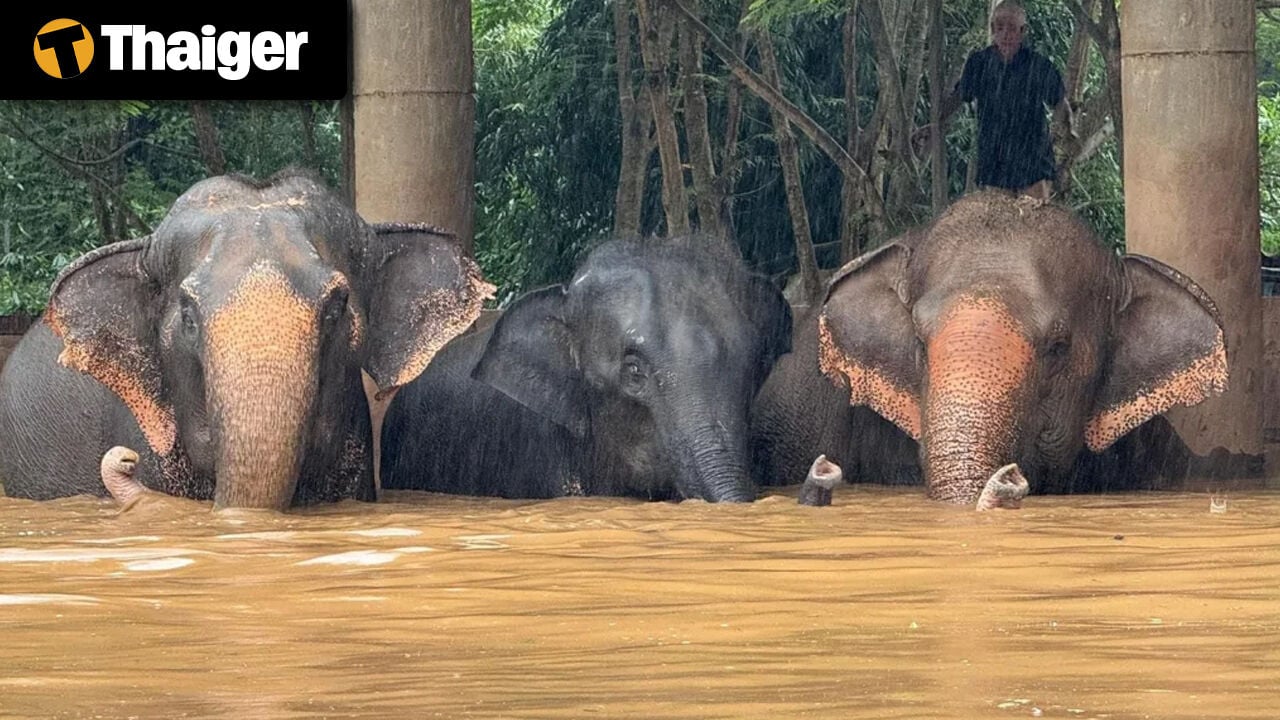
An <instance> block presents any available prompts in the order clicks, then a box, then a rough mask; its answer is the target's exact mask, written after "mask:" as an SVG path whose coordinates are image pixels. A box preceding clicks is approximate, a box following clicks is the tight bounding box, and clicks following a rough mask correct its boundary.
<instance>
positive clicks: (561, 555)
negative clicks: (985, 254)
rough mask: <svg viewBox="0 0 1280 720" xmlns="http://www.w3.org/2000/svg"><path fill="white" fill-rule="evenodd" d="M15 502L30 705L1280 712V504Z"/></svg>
mask: <svg viewBox="0 0 1280 720" xmlns="http://www.w3.org/2000/svg"><path fill="white" fill-rule="evenodd" d="M794 496H795V490H794V489H789V490H787V491H785V492H784V493H783V494H775V495H772V496H770V497H767V498H765V499H763V500H761V501H760V502H757V503H755V504H753V505H745V506H743V505H736V506H728V505H725V506H715V505H708V504H705V503H699V502H687V503H683V504H679V505H675V504H666V503H641V502H633V501H628V500H620V499H614V498H594V499H564V500H554V501H538V502H527V501H524V502H516V501H503V500H478V499H468V498H454V497H445V496H438V495H425V494H417V493H393V494H391V495H390V497H389V502H386V503H384V504H378V505H371V504H368V505H367V504H359V503H344V504H341V505H337V506H330V507H324V508H318V509H313V510H308V511H305V512H302V513H298V514H289V515H272V514H258V513H228V514H216V515H215V514H211V513H209V512H208V511H207V507H208V506H207V505H202V504H199V503H190V502H182V501H171V502H172V506H171V507H161V508H154V507H153V508H146V507H142V508H137V509H136V510H135V511H132V512H130V513H126V514H123V515H117V514H116V510H115V508H114V507H113V506H112V505H110V504H108V503H107V502H106V501H98V500H95V499H89V498H72V499H67V500H60V501H55V502H49V503H41V504H37V503H32V502H27V501H20V500H14V499H8V498H0V717H5V718H10V717H21V718H26V717H56V718H64V717H65V718H127V717H128V718H133V717H136V718H186V717H210V718H236V719H242V718H254V719H257V718H263V719H268V720H271V719H275V718H302V717H333V718H346V717H358V718H433V717H441V718H455V717H457V718H607V717H619V718H621V717H625V718H699V719H700V718H841V719H848V718H924V717H930V718H933V717H937V718H1020V717H1045V718H1159V719H1161V720H1168V719H1171V718H1268V719H1273V718H1277V717H1280V494H1277V493H1268V492H1238V493H1233V494H1231V495H1230V496H1228V497H1227V511H1226V512H1225V513H1210V511H1209V510H1210V498H1209V496H1208V495H1206V494H1200V493H1158V494H1155V493H1153V494H1140V495H1139V494H1125V495H1105V496H1101V495H1099V496H1075V497H1034V496H1033V497H1031V498H1028V500H1027V502H1026V503H1025V505H1024V508H1023V509H1022V510H1019V511H1003V512H996V513H975V512H970V511H963V510H957V509H950V508H945V507H939V506H935V505H931V504H928V503H926V502H925V500H924V498H923V496H922V493H921V492H920V491H919V490H915V489H906V490H898V489H886V488H877V487H865V486H861V487H850V486H845V487H842V488H838V489H837V492H836V496H835V502H834V504H833V505H832V506H830V507H824V508H812V507H803V506H799V505H797V504H796V503H795V499H794Z"/></svg>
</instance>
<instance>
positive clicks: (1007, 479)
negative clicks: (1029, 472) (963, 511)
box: [977, 463, 1031, 512]
mask: <svg viewBox="0 0 1280 720" xmlns="http://www.w3.org/2000/svg"><path fill="white" fill-rule="evenodd" d="M1030 491H1031V485H1030V484H1029V483H1028V482H1027V478H1026V476H1025V475H1023V474H1022V470H1021V468H1019V467H1018V464H1017V463H1009V464H1008V465H1005V466H1004V467H1002V468H1000V469H999V470H996V471H995V472H994V473H992V474H991V477H990V479H988V480H987V484H986V487H984V488H983V489H982V494H981V495H979V496H978V504H977V510H978V511H979V512H981V511H983V510H994V509H996V508H1004V509H1006V510H1015V509H1017V508H1020V507H1022V499H1023V498H1024V497H1026V496H1027V493H1028V492H1030Z"/></svg>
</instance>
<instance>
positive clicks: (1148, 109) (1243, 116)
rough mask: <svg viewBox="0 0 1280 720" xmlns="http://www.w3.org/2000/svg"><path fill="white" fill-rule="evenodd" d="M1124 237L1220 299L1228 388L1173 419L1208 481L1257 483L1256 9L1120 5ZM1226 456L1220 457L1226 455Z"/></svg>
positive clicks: (1143, 1)
mask: <svg viewBox="0 0 1280 720" xmlns="http://www.w3.org/2000/svg"><path fill="white" fill-rule="evenodd" d="M1122 13H1123V15H1122V18H1121V26H1122V28H1123V33H1124V35H1123V44H1122V47H1121V54H1122V58H1123V61H1122V63H1123V64H1122V78H1123V103H1124V118H1125V121H1124V143H1125V154H1124V181H1125V238H1126V244H1127V249H1128V251H1129V252H1133V253H1141V254H1145V255H1150V256H1152V257H1155V258H1158V259H1160V260H1163V261H1165V262H1167V263H1169V264H1171V265H1173V266H1174V267H1177V268H1179V269H1180V270H1182V271H1183V272H1185V273H1187V274H1188V275H1190V276H1191V277H1193V278H1195V280H1196V281H1197V282H1198V283H1200V284H1201V285H1202V286H1203V287H1204V288H1205V289H1206V290H1207V291H1208V292H1209V294H1210V295H1212V296H1213V298H1214V299H1215V300H1216V301H1217V303H1218V306H1219V308H1220V309H1221V311H1222V316H1223V319H1224V323H1225V325H1226V328H1227V333H1226V343H1227V352H1228V363H1229V368H1230V373H1231V379H1230V387H1229V389H1228V391H1227V392H1226V393H1225V394H1224V395H1222V396H1221V397H1218V398H1214V399H1212V400H1209V401H1206V402H1205V403H1203V404H1202V405H1199V406H1197V407H1194V408H1177V409H1174V410H1171V411H1170V412H1169V413H1168V417H1169V420H1170V421H1171V422H1172V423H1173V425H1174V427H1175V428H1176V429H1177V430H1178V432H1179V434H1180V435H1181V436H1182V437H1183V439H1184V441H1185V442H1186V443H1187V445H1188V446H1189V447H1190V448H1191V450H1192V451H1194V452H1195V453H1197V454H1199V455H1209V454H1211V453H1213V454H1215V456H1216V457H1217V458H1218V459H1219V462H1217V463H1214V465H1215V467H1213V468H1211V469H1212V471H1213V473H1214V474H1215V475H1218V474H1221V475H1224V476H1229V477H1242V476H1251V475H1254V476H1256V475H1260V474H1261V472H1262V469H1263V468H1262V461H1261V458H1262V451H1263V437H1262V427H1263V417H1262V408H1263V404H1262V392H1263V365H1262V344H1263V334H1262V298H1261V287H1260V285H1261V281H1260V277H1259V271H1258V268H1259V262H1260V250H1259V234H1258V233H1259V228H1258V222H1259V220H1258V120H1257V83H1256V78H1255V70H1254V54H1255V51H1254V33H1255V15H1254V13H1255V9H1254V2H1253V0H1127V1H1126V2H1125V3H1124V4H1123V6H1122ZM1224 451H1225V452H1224Z"/></svg>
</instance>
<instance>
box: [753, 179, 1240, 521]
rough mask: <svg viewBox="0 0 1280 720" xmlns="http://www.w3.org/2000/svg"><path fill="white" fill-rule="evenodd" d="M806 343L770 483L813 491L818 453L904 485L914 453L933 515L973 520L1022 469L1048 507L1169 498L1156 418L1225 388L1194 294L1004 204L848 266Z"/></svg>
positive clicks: (1023, 206) (761, 408) (977, 200)
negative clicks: (1011, 467) (966, 513)
mask: <svg viewBox="0 0 1280 720" xmlns="http://www.w3.org/2000/svg"><path fill="white" fill-rule="evenodd" d="M795 344H796V347H797V351H796V353H794V354H793V356H792V357H791V358H788V359H787V360H785V361H784V362H782V363H779V367H778V370H777V371H776V372H775V373H774V375H773V376H772V377H770V379H769V381H768V383H767V384H766V387H765V388H764V389H763V390H762V391H761V394H760V398H759V400H758V403H757V407H756V409H755V419H754V422H753V434H754V437H755V443H756V446H757V447H756V454H757V458H758V459H759V460H760V465H761V470H760V473H761V476H762V479H763V480H765V481H772V482H799V481H800V480H801V479H803V477H804V475H803V473H804V469H805V468H806V467H807V463H809V462H812V458H813V457H815V456H816V455H817V454H819V453H826V454H827V455H828V457H830V458H831V459H832V460H833V461H835V462H837V463H840V464H842V465H845V464H846V463H850V464H851V465H852V466H853V467H854V470H853V472H850V471H849V468H848V467H846V477H850V476H853V478H857V479H865V480H873V481H881V480H884V479H893V478H900V477H904V476H909V475H910V472H906V471H904V470H903V468H904V467H909V466H910V465H911V464H912V460H913V458H912V457H911V455H912V454H914V455H916V458H914V459H915V460H917V462H916V463H915V465H916V467H917V468H918V473H919V477H920V479H921V480H922V481H923V482H924V484H925V485H926V488H927V492H928V494H929V496H930V497H931V498H934V499H937V500H941V501H946V502H954V503H965V504H969V503H972V502H974V501H975V500H976V498H977V496H978V493H980V492H981V490H982V487H983V485H984V483H985V482H986V480H987V479H988V478H989V477H990V475H991V473H993V472H994V471H995V470H997V469H998V468H1000V467H1001V466H1003V465H1005V464H1006V463H1010V462H1016V463H1018V464H1019V466H1020V467H1021V469H1022V471H1023V472H1024V473H1025V474H1026V476H1027V478H1028V480H1029V482H1030V484H1031V488H1032V491H1033V492H1067V491H1073V490H1097V489H1132V488H1134V487H1146V486H1154V485H1156V484H1158V483H1159V482H1160V478H1159V477H1158V476H1159V475H1160V474H1161V471H1162V470H1173V471H1176V467H1175V466H1176V465H1177V464H1178V463H1184V464H1185V461H1186V448H1185V446H1183V445H1182V443H1181V441H1180V440H1179V439H1178V438H1177V437H1176V435H1175V434H1173V433H1172V432H1171V431H1170V428H1169V425H1168V423H1167V422H1166V421H1164V419H1163V418H1161V417H1159V415H1160V414H1161V413H1163V412H1164V411H1166V410H1168V409H1170V408H1172V407H1175V406H1178V405H1192V404H1195V403H1198V402H1201V401H1203V400H1204V399H1206V398H1208V397H1210V396H1212V395H1214V394H1216V393H1219V392H1221V391H1222V390H1224V389H1225V387H1226V383H1227V366H1226V347H1225V345H1224V339H1223V332H1222V324H1221V320H1220V317H1219V314H1218V310H1217V308H1216V306H1215V305H1214V303H1213V301H1212V299H1211V298H1209V296H1208V295H1207V294H1206V293H1205V292H1204V291H1203V289H1201V288H1200V287H1199V286H1198V285H1196V283H1195V282H1194V281H1193V280H1192V279H1190V278H1188V277H1186V276H1185V275H1183V274H1182V273H1180V272H1178V271H1177V270H1176V269H1174V268H1171V267H1169V266H1167V265H1165V264H1163V263H1161V262H1159V261H1156V260H1154V259H1152V258H1148V257H1143V256H1139V255H1126V256H1118V255H1116V254H1115V253H1114V252H1112V251H1111V250H1110V249H1108V248H1106V247H1104V246H1103V245H1102V243H1101V242H1100V241H1099V240H1098V238H1097V237H1096V235H1095V234H1094V233H1093V232H1092V230H1091V229H1090V228H1089V227H1088V226H1087V225H1086V224H1085V223H1084V222H1083V221H1082V220H1081V219H1080V218H1078V217H1076V216H1075V215H1074V214H1073V213H1072V212H1071V211H1070V210H1069V209H1066V208H1064V207H1061V206H1058V205H1055V204H1044V203H1040V202H1037V201H1034V200H1031V199H1030V198H1015V197H1014V196H1012V195H1009V194H1005V193H1000V192H980V193H974V194H971V195H968V196H965V197H963V198H961V199H959V200H957V201H956V202H955V203H953V205H952V206H951V207H949V208H948V209H947V210H946V211H944V212H943V213H942V214H941V215H940V216H939V217H938V218H936V219H935V220H934V221H932V222H931V223H929V224H928V225H925V226H922V227H919V228H916V229H913V230H912V231H910V232H908V233H906V234H905V235H903V236H902V237H900V238H898V239H897V240H896V241H893V242H890V243H888V244H886V245H884V246H882V247H880V248H877V249H875V250H873V251H871V252H869V253H866V254H865V255H863V256H861V257H859V258H857V259H855V260H853V261H852V262H850V263H849V264H848V265H846V266H845V267H844V268H842V269H841V270H840V272H838V273H837V274H836V275H835V276H834V277H833V279H832V281H831V283H830V285H829V286H828V291H827V295H826V298H825V302H824V303H823V305H822V306H821V308H820V309H815V310H814V311H813V312H811V313H810V314H808V315H807V316H806V317H804V318H803V319H802V320H801V321H800V322H798V323H797V339H796V342H795ZM824 375H825V379H826V380H828V381H829V382H825V383H824V382H822V381H821V378H822V376H824ZM870 412H874V413H875V414H876V416H878V417H875V416H872V415H871V414H870ZM886 422H888V423H891V424H892V426H893V428H892V430H890V431H888V432H886V429H885V423H886ZM877 438H879V439H877ZM885 438H887V441H888V442H887V443H885V442H884V439H885ZM908 440H910V441H916V442H915V443H914V444H913V445H914V447H912V446H910V445H907V444H905V443H906V442H907V441H908ZM880 444H882V447H881V448H880V449H879V450H877V449H875V448H873V447H871V446H874V445H880ZM912 450H914V451H915V452H914V453H913V452H912ZM845 456H849V457H848V458H846V457H845ZM1163 457H1174V458H1175V459H1176V462H1175V463H1174V464H1173V465H1171V466H1170V467H1168V468H1162V467H1159V465H1160V462H1153V460H1157V459H1160V458H1163ZM860 463H861V465H860ZM851 479H852V478H851Z"/></svg>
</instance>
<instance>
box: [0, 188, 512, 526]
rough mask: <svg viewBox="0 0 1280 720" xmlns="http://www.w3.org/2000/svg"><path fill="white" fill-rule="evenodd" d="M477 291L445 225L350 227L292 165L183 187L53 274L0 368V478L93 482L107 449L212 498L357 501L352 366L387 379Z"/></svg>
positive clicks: (345, 213) (40, 495) (28, 490)
mask: <svg viewBox="0 0 1280 720" xmlns="http://www.w3.org/2000/svg"><path fill="white" fill-rule="evenodd" d="M490 290H491V286H489V285H487V284H486V283H484V282H483V281H482V280H481V279H480V277H479V273H478V270H477V268H476V266H475V264H474V263H473V262H471V261H470V260H469V259H467V258H465V257H464V256H463V255H462V254H461V251H460V247H459V245H458V243H457V242H456V241H455V240H454V239H453V238H451V237H449V236H448V235H447V234H444V233H441V232H439V231H434V230H432V229H430V228H427V227H426V226H420V225H405V224H377V225H375V224H369V223H366V222H365V221H364V220H362V219H361V218H360V217H359V216H358V215H357V214H356V213H355V212H354V211H352V210H351V209H350V207H349V206H347V205H346V204H345V203H344V202H343V201H342V200H340V199H339V198H338V196H337V195H336V194H335V193H333V192H332V191H331V190H329V189H328V188H327V187H325V186H324V184H323V181H321V180H319V179H318V178H317V177H315V176H313V175H311V174H309V173H307V172H304V171H297V170H286V171H282V172H281V173H278V174H277V175H276V176H274V177H272V178H269V179H267V180H265V181H258V180H254V179H251V178H247V177H241V176H222V177H214V178H209V179H206V180H204V181H201V182H199V183H197V184H196V185H194V186H192V187H191V188H190V189H189V190H188V191H187V192H186V193H184V194H183V195H182V196H181V197H179V198H178V199H177V200H176V201H175V202H174V204H173V206H172V207H171V208H170V210H169V212H168V214H167V215H166V216H165V218H164V219H163V220H162V221H161V223H160V224H159V225H158V226H157V227H156V229H155V231H154V232H153V233H152V234H151V235H149V236H147V237H144V238H140V239H136V240H127V241H122V242H118V243H115V244H113V245H109V246H106V247H103V248H99V249H97V250H94V251H92V252H90V253H87V254H86V255H84V256H83V257H81V258H79V259H78V260H76V261H75V262H73V263H72V264H71V265H70V266H68V267H67V268H65V269H64V270H63V271H62V273H61V274H60V275H59V277H58V279H57V280H56V281H55V283H54V285H53V287H52V290H51V294H50V300H49V304H48V308H47V310H46V312H45V314H44V316H43V317H42V318H41V320H40V321H39V322H37V323H36V324H35V325H34V326H33V327H32V329H31V330H30V331H29V332H28V333H27V335H26V336H25V337H24V338H23V339H22V341H21V342H20V343H19V345H18V347H17V348H16V349H15V350H14V353H13V355H12V356H11V357H10V359H9V361H8V363H6V365H5V367H4V371H3V374H2V375H0V437H3V438H4V442H5V447H4V449H3V452H0V477H2V478H3V480H4V486H5V490H6V492H7V493H8V494H9V495H11V496H14V497H25V498H33V499H48V498H53V497H59V496H64V495H72V494H78V493H92V494H99V495H101V494H104V493H105V489H104V488H103V485H102V482H101V479H100V478H99V461H100V459H101V458H102V456H103V453H104V452H106V451H107V450H108V449H109V448H111V447H112V446H115V445H122V446H125V447H129V448H133V449H136V450H137V451H138V452H139V455H140V458H139V461H138V465H137V471H136V477H137V479H138V480H139V481H140V482H141V483H142V484H143V485H145V486H147V487H149V488H151V489H154V490H159V491H162V492H165V493H168V494H171V495H176V496H182V497H188V498H196V499H206V500H208V499H212V500H213V501H214V503H215V505H216V506H219V507H263V508H274V509H277V510H279V509H284V508H287V507H289V506H291V505H294V504H309V503H315V502H320V501H333V500H340V499H344V498H356V499H364V500H368V499H372V498H373V497H374V485H373V467H374V458H373V453H372V435H371V429H370V418H369V410H368V403H367V400H366V395H365V387H364V384H363V376H369V377H370V378H372V380H373V384H374V386H375V388H376V391H377V392H379V393H384V394H386V393H391V392H394V390H395V389H396V388H398V387H399V386H401V385H403V384H404V383H406V382H408V381H409V380H411V379H412V378H413V377H415V376H416V375H417V374H418V373H420V372H421V371H422V369H423V368H424V367H425V366H426V365H427V363H428V362H429V361H430V359H431V357H432V356H433V355H434V353H435V352H436V351H437V350H438V349H439V348H440V347H441V346H442V345H443V344H444V343H445V342H447V341H448V340H450V339H451V338H452V337H454V336H455V335H457V334H458V333H460V332H461V331H462V330H463V329H465V328H466V327H467V326H468V325H469V324H470V323H471V322H472V321H473V320H474V318H475V317H476V316H477V315H478V313H479V310H480V304H481V302H482V301H483V297H484V295H485V294H486V293H487V292H489V291H490Z"/></svg>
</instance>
